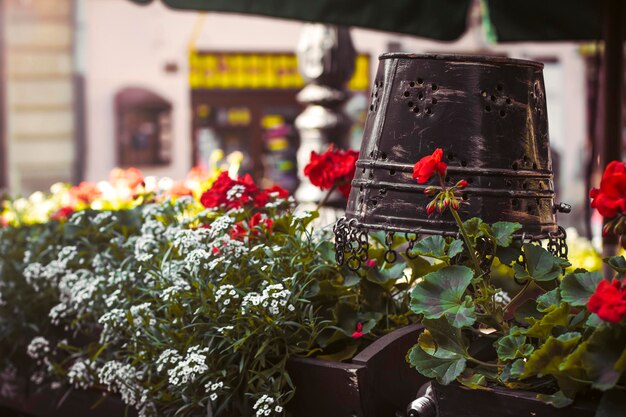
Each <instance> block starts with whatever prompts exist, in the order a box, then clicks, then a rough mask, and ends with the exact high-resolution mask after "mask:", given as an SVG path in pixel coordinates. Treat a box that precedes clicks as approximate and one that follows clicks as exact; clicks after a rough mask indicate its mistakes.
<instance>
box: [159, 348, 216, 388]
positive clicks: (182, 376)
mask: <svg viewBox="0 0 626 417" xmlns="http://www.w3.org/2000/svg"><path fill="white" fill-rule="evenodd" d="M208 351H209V348H206V347H205V348H201V347H200V346H198V345H197V346H192V347H190V348H189V349H188V350H187V355H185V357H184V359H182V360H180V361H179V362H178V364H177V365H176V367H174V368H172V369H170V370H168V371H167V375H168V376H169V383H170V384H172V385H174V386H183V385H186V384H188V383H190V382H193V381H195V380H196V378H198V377H199V376H201V375H203V374H205V373H206V372H207V371H208V370H209V367H208V366H207V364H206V361H207V356H206V353H207V352H208Z"/></svg>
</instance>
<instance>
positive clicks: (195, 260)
mask: <svg viewBox="0 0 626 417" xmlns="http://www.w3.org/2000/svg"><path fill="white" fill-rule="evenodd" d="M210 258H211V252H209V251H207V250H205V249H203V248H198V249H194V250H192V251H191V252H189V253H188V254H187V256H186V257H185V268H186V269H188V270H189V271H190V272H191V273H192V274H194V275H198V273H199V272H200V271H201V270H203V269H207V267H208V261H209V259H210Z"/></svg>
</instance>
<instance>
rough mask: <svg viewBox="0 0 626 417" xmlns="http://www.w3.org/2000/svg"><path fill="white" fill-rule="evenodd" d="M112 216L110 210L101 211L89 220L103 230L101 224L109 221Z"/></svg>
mask: <svg viewBox="0 0 626 417" xmlns="http://www.w3.org/2000/svg"><path fill="white" fill-rule="evenodd" d="M112 218H113V213H111V212H110V211H101V212H100V213H98V214H96V216H95V217H94V218H93V219H92V220H91V222H92V223H93V224H94V225H96V226H98V227H100V231H101V232H103V231H104V228H103V226H104V225H105V224H106V223H107V222H109V221H110V220H111V219H112Z"/></svg>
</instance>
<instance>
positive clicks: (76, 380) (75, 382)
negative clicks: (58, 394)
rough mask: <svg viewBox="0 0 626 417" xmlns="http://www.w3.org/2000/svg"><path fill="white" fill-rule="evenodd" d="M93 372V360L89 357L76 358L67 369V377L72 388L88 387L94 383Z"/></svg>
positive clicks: (94, 370) (94, 368) (94, 366)
mask: <svg viewBox="0 0 626 417" xmlns="http://www.w3.org/2000/svg"><path fill="white" fill-rule="evenodd" d="M95 373H96V363H95V362H92V361H91V360H89V359H85V360H78V361H76V362H74V364H73V365H72V366H71V367H70V369H69V370H68V371H67V378H68V380H69V381H70V384H72V386H73V387H74V388H77V389H88V388H91V387H92V386H93V385H94V384H95V383H96V379H95Z"/></svg>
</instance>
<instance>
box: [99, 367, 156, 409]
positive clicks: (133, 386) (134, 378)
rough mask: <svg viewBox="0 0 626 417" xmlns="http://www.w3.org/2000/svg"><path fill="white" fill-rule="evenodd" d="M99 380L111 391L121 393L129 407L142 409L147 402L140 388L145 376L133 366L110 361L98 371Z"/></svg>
mask: <svg viewBox="0 0 626 417" xmlns="http://www.w3.org/2000/svg"><path fill="white" fill-rule="evenodd" d="M98 379H99V380H100V383H101V384H103V385H106V386H107V388H108V390H109V391H111V392H117V393H119V394H120V396H121V397H122V401H124V403H126V404H128V405H131V406H135V407H136V408H138V409H141V408H142V407H143V405H144V402H145V400H147V396H144V394H145V392H144V391H143V389H142V388H141V386H140V383H141V381H142V379H143V375H142V374H141V372H138V371H137V370H136V369H135V368H133V366H132V365H128V364H123V363H121V362H118V361H109V362H107V363H105V364H104V365H103V366H102V368H100V369H99V370H98ZM142 400H144V401H142Z"/></svg>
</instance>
